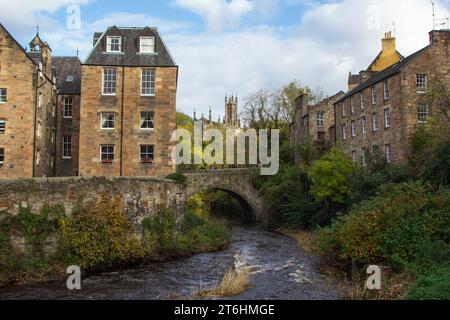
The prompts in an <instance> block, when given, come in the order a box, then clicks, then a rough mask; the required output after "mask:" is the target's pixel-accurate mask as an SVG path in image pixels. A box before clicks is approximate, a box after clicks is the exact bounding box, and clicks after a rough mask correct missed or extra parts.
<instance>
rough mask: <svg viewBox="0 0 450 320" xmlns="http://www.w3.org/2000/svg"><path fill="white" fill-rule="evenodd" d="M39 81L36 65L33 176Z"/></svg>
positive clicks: (34, 171)
mask: <svg viewBox="0 0 450 320" xmlns="http://www.w3.org/2000/svg"><path fill="white" fill-rule="evenodd" d="M38 81H39V70H38V68H37V67H36V74H35V85H34V125H33V166H32V177H33V178H34V177H35V173H36V168H35V163H36V122H37V107H38Z"/></svg>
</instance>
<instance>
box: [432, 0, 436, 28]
mask: <svg viewBox="0 0 450 320" xmlns="http://www.w3.org/2000/svg"><path fill="white" fill-rule="evenodd" d="M431 6H432V7H433V29H432V30H434V27H435V26H436V13H435V10H434V1H431Z"/></svg>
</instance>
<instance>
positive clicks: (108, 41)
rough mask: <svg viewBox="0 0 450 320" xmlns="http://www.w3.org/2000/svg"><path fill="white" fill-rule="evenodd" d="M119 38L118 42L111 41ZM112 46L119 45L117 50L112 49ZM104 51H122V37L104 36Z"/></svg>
mask: <svg viewBox="0 0 450 320" xmlns="http://www.w3.org/2000/svg"><path fill="white" fill-rule="evenodd" d="M117 39H119V43H113V40H117ZM113 46H119V49H118V50H112V47H113ZM106 52H108V53H120V52H122V37H121V36H108V37H107V38H106Z"/></svg>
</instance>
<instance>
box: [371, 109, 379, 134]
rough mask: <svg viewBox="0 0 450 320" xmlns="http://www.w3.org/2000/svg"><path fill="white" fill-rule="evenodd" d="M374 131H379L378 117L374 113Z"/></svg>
mask: <svg viewBox="0 0 450 320" xmlns="http://www.w3.org/2000/svg"><path fill="white" fill-rule="evenodd" d="M372 130H373V131H378V115H377V114H376V113H372Z"/></svg>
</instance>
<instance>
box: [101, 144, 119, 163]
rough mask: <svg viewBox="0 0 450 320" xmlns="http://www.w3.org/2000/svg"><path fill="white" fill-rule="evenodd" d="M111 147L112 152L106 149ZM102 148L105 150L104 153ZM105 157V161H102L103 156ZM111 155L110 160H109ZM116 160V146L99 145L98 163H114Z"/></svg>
mask: <svg viewBox="0 0 450 320" xmlns="http://www.w3.org/2000/svg"><path fill="white" fill-rule="evenodd" d="M111 147H112V152H110V150H109V149H108V148H111ZM103 148H107V149H106V150H105V151H104V150H103ZM104 155H105V156H106V159H103V156H104ZM111 155H112V159H109V158H110V156H111ZM115 160H116V146H115V145H114V144H101V145H100V162H114V161H115Z"/></svg>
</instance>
